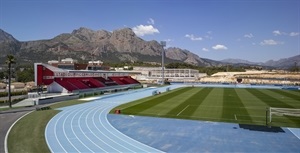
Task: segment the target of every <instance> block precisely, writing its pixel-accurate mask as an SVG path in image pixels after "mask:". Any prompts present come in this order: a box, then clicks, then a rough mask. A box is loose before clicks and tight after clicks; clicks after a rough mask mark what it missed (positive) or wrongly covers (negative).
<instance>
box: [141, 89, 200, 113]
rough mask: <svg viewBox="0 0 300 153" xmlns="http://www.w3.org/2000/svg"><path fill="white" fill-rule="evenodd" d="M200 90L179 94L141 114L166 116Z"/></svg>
mask: <svg viewBox="0 0 300 153" xmlns="http://www.w3.org/2000/svg"><path fill="white" fill-rule="evenodd" d="M199 90H200V89H199V88H193V89H192V90H188V91H186V92H183V93H181V94H178V95H176V96H173V97H170V99H168V100H166V101H164V102H162V103H159V104H158V105H155V106H153V107H151V108H149V109H147V110H145V111H143V112H140V114H141V113H143V114H149V113H152V114H157V115H158V116H162V115H166V114H167V113H168V112H169V111H170V110H171V109H172V108H175V107H177V106H178V105H180V104H181V103H182V102H184V101H186V100H188V99H189V98H190V97H191V96H193V95H194V94H196V93H197V92H198V91H199Z"/></svg>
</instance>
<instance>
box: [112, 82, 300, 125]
mask: <svg viewBox="0 0 300 153" xmlns="http://www.w3.org/2000/svg"><path fill="white" fill-rule="evenodd" d="M269 107H277V108H294V109H300V91H299V90H280V89H254V88H214V87H184V88H178V89H175V90H172V91H168V92H164V93H162V94H159V95H154V96H150V97H147V98H144V99H140V100H137V101H133V102H130V103H127V104H124V105H120V106H118V107H116V108H114V109H113V110H115V109H120V110H121V113H122V114H127V115H141V116H154V117H167V118H178V119H193V120H202V121H217V122H231V123H238V124H252V125H266V117H268V120H269V115H267V111H266V110H267V108H269ZM268 125H271V126H283V127H300V117H299V116H298V117H294V116H285V115H283V116H276V115H272V122H271V123H268Z"/></svg>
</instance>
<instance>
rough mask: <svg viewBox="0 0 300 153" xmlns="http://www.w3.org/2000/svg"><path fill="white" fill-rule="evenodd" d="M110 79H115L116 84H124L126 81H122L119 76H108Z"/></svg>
mask: <svg viewBox="0 0 300 153" xmlns="http://www.w3.org/2000/svg"><path fill="white" fill-rule="evenodd" d="M109 78H110V79H111V80H113V81H115V82H116V83H117V84H119V85H124V84H126V82H124V81H123V80H121V79H120V77H115V76H114V77H109Z"/></svg>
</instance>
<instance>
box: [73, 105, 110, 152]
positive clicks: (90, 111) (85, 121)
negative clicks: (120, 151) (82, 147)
mask: <svg viewBox="0 0 300 153" xmlns="http://www.w3.org/2000/svg"><path fill="white" fill-rule="evenodd" d="M91 107H92V109H85V111H84V112H83V113H85V112H88V113H87V114H86V117H85V118H84V119H85V120H84V123H85V125H86V127H87V128H88V129H89V131H88V133H90V134H92V135H93V136H95V137H96V138H97V139H98V140H100V139H99V137H98V136H97V135H95V134H94V132H93V130H91V129H90V127H89V125H88V122H87V121H88V119H92V118H88V116H89V114H90V113H92V112H95V110H96V109H99V107H93V106H91ZM101 107H102V106H100V108H101ZM83 113H82V115H83ZM81 118H82V116H80V118H79V120H78V124H79V128H80V130H81V132H82V133H83V134H84V136H85V137H86V138H87V139H88V140H89V141H91V142H92V143H93V144H94V145H95V146H97V147H98V148H99V149H101V150H102V151H104V152H105V151H106V150H105V149H103V148H102V147H100V146H99V145H98V144H96V143H95V142H94V141H92V140H91V139H90V137H88V136H87V135H86V133H87V132H84V131H83V130H82V128H81V125H84V123H82V122H83V121H82V122H80V123H82V124H80V123H79V121H81V120H80V119H81ZM100 141H102V142H104V141H103V140H100ZM96 142H98V141H96ZM86 143H88V142H86ZM96 152H99V151H98V150H97V151H96Z"/></svg>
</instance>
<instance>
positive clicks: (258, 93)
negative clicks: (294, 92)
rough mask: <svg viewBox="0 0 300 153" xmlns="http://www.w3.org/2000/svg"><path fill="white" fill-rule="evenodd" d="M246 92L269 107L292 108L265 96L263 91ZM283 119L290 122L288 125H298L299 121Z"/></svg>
mask: <svg viewBox="0 0 300 153" xmlns="http://www.w3.org/2000/svg"><path fill="white" fill-rule="evenodd" d="M246 90H247V91H249V92H250V93H251V94H253V95H255V96H256V97H258V98H259V99H260V100H261V101H262V102H264V103H266V104H267V105H269V106H270V107H279V108H294V107H293V106H290V105H288V104H286V103H284V102H282V101H280V100H278V99H276V98H273V97H271V96H270V95H268V94H265V93H264V92H263V91H264V90H262V89H246ZM265 91H266V90H265ZM283 118H285V119H284V120H285V122H290V124H294V125H297V124H299V120H297V119H295V118H293V117H287V116H283ZM278 122H282V121H278Z"/></svg>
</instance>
